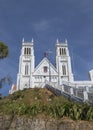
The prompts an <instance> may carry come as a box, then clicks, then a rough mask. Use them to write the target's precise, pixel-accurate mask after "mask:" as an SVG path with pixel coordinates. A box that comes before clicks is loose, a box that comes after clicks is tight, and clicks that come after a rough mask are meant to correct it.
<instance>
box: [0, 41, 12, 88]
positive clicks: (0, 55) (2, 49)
mask: <svg viewBox="0 0 93 130" xmlns="http://www.w3.org/2000/svg"><path fill="white" fill-rule="evenodd" d="M8 54H9V50H8V46H7V45H6V44H5V43H4V42H0V59H4V58H6V57H7V56H8ZM2 83H8V84H11V78H10V77H9V76H6V77H4V78H2V79H0V88H1V87H2Z"/></svg>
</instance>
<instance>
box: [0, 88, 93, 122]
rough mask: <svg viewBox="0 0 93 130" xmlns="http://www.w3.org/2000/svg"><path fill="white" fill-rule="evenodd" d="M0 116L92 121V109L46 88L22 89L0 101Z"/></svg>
mask: <svg viewBox="0 0 93 130" xmlns="http://www.w3.org/2000/svg"><path fill="white" fill-rule="evenodd" d="M0 114H1V115H4V114H11V115H19V116H20V115H26V116H31V117H35V116H36V117H41V118H47V117H48V118H50V117H51V118H58V119H60V118H62V117H68V118H70V119H73V120H89V121H90V120H91V121H93V107H92V106H88V105H87V104H77V103H75V102H71V101H69V100H67V99H65V98H64V97H63V96H59V97H58V96H56V95H55V94H53V93H52V92H50V91H49V90H47V89H46V88H33V89H31V88H30V89H24V90H23V91H18V92H15V93H14V94H12V95H9V96H8V97H5V98H3V99H1V100H0Z"/></svg>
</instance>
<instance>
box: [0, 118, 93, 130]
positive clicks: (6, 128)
mask: <svg viewBox="0 0 93 130" xmlns="http://www.w3.org/2000/svg"><path fill="white" fill-rule="evenodd" d="M0 130H93V122H87V121H73V120H69V119H66V118H63V119H61V120H55V119H40V118H27V117H23V116H22V117H18V116H0Z"/></svg>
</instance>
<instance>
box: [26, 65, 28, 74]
mask: <svg viewBox="0 0 93 130" xmlns="http://www.w3.org/2000/svg"><path fill="white" fill-rule="evenodd" d="M25 75H28V65H25Z"/></svg>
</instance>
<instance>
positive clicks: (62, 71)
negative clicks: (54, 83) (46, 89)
mask: <svg viewBox="0 0 93 130" xmlns="http://www.w3.org/2000/svg"><path fill="white" fill-rule="evenodd" d="M56 69H57V71H58V75H59V76H58V84H59V85H61V84H62V81H73V80H74V78H73V73H72V68H71V59H70V56H69V50H68V44H67V40H65V42H64V43H60V42H59V41H58V39H57V42H56Z"/></svg>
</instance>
